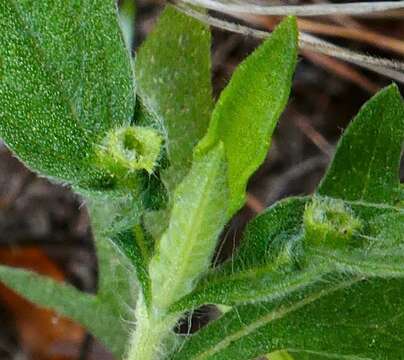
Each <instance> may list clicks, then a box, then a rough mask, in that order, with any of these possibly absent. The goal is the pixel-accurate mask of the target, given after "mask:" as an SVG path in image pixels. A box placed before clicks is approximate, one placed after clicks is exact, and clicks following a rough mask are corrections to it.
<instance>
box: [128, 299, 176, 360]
mask: <svg viewBox="0 0 404 360" xmlns="http://www.w3.org/2000/svg"><path fill="white" fill-rule="evenodd" d="M176 321H177V316H164V315H163V314H159V312H158V311H149V310H148V309H147V308H146V305H145V303H144V300H143V298H140V299H139V301H138V304H137V307H136V328H135V330H134V332H133V334H132V337H131V339H130V343H129V351H128V355H127V357H126V359H127V360H160V359H163V358H164V357H165V355H166V353H167V351H169V350H170V349H168V348H167V346H168V345H167V343H168V341H169V340H170V339H169V338H170V334H172V336H173V335H174V334H173V333H172V327H173V326H174V325H175V323H176ZM167 340H168V341H167Z"/></svg>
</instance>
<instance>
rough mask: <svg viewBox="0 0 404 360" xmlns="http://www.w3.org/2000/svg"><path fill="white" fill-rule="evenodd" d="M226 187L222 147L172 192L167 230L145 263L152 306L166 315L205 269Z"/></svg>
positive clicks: (223, 207)
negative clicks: (148, 264) (148, 276)
mask: <svg viewBox="0 0 404 360" xmlns="http://www.w3.org/2000/svg"><path fill="white" fill-rule="evenodd" d="M226 206H227V185H226V167H225V161H224V151H223V146H222V144H218V146H217V147H215V148H213V149H212V150H211V151H210V152H209V153H207V154H206V155H205V156H204V157H202V158H200V159H197V160H195V161H194V163H193V165H192V168H191V170H190V172H189V174H188V175H187V176H186V177H185V178H184V180H183V181H182V183H181V184H180V185H179V186H178V187H177V189H176V191H175V194H174V199H173V208H172V212H171V218H170V223H169V226H168V229H167V230H166V232H165V233H164V234H163V236H162V238H161V240H160V242H159V244H158V249H157V251H156V254H155V255H154V257H153V258H152V260H151V262H150V267H149V272H150V278H151V283H152V296H153V304H154V305H155V306H156V307H157V308H160V309H162V310H163V311H164V310H166V309H168V307H169V306H170V305H172V303H174V302H175V301H176V300H178V299H180V298H181V297H183V296H184V295H187V294H188V293H189V292H191V291H192V290H193V288H194V286H195V283H196V281H197V280H198V279H199V278H200V276H201V275H202V274H203V273H204V272H205V271H206V270H207V269H208V267H209V264H210V260H211V257H212V255H213V252H214V249H215V246H216V242H217V238H218V235H219V233H220V231H221V230H222V228H223V226H224V224H225V222H226V216H225V211H226Z"/></svg>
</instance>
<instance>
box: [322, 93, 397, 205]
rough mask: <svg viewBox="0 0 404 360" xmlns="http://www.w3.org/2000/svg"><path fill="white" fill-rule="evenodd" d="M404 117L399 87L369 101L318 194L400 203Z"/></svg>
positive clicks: (346, 135)
mask: <svg viewBox="0 0 404 360" xmlns="http://www.w3.org/2000/svg"><path fill="white" fill-rule="evenodd" d="M403 114H404V103H403V100H402V98H401V95H400V93H399V91H398V88H397V86H396V85H391V86H389V87H387V88H385V89H383V90H382V91H380V92H379V93H378V94H377V95H375V96H374V97H373V98H372V99H371V100H370V101H368V102H367V103H366V104H365V105H364V106H363V107H362V109H361V111H360V112H359V114H358V115H357V116H356V118H355V119H354V120H353V123H352V124H351V125H350V126H349V127H348V129H347V130H346V131H345V133H344V136H343V138H342V139H341V141H340V142H339V144H338V147H337V152H336V154H335V157H334V160H333V162H332V164H331V166H330V168H329V170H328V172H327V174H326V176H325V178H324V179H323V181H322V182H321V185H320V187H319V188H318V193H319V194H321V195H326V196H331V197H335V198H341V199H344V200H362V201H367V202H371V203H385V204H390V205H391V204H393V205H394V204H395V203H397V202H398V200H399V191H400V180H399V177H398V171H399V170H398V169H399V164H400V158H401V152H402V147H403V141H404V115H403Z"/></svg>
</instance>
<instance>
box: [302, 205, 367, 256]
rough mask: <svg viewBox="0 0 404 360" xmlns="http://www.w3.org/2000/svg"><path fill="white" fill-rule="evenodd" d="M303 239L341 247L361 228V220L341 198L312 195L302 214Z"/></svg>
mask: <svg viewBox="0 0 404 360" xmlns="http://www.w3.org/2000/svg"><path fill="white" fill-rule="evenodd" d="M303 221H304V228H305V241H306V243H307V244H310V245H315V246H327V247H332V248H342V247H344V246H346V245H348V244H350V243H351V240H352V238H353V236H354V235H355V234H356V233H358V232H359V231H360V230H361V229H362V222H361V221H360V220H359V219H358V218H357V217H355V214H354V213H353V211H352V209H351V208H350V207H349V206H348V205H346V204H345V203H344V202H343V201H342V200H337V199H330V198H318V197H313V200H312V201H311V202H310V203H309V204H308V205H307V206H306V209H305V212H304V216H303Z"/></svg>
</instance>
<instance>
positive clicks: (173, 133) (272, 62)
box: [0, 0, 404, 360]
mask: <svg viewBox="0 0 404 360" xmlns="http://www.w3.org/2000/svg"><path fill="white" fill-rule="evenodd" d="M132 4H133V3H132V2H129V1H128V0H124V1H123V2H122V6H121V10H120V13H119V14H117V9H116V5H115V0H93V1H91V2H88V1H84V0H63V1H62V0H42V1H31V0H20V1H16V0H10V1H3V3H2V6H1V7H0V33H1V36H0V65H1V73H0V136H1V137H2V139H3V140H4V142H5V143H6V144H7V146H8V147H9V148H10V149H11V150H12V151H13V152H14V153H15V155H16V156H18V157H19V159H21V161H23V162H24V163H25V164H26V165H27V166H28V167H30V168H31V169H32V170H34V171H36V172H38V174H40V175H42V176H47V177H48V178H49V179H51V180H52V181H57V182H60V183H63V184H69V185H70V186H71V188H72V189H74V190H75V191H76V192H78V193H79V195H81V196H82V197H83V199H84V201H85V203H86V205H87V207H88V211H89V215H90V219H91V224H92V231H93V234H94V238H95V245H96V250H97V256H98V261H99V278H98V282H99V283H98V291H97V294H84V293H82V292H80V291H78V290H77V289H76V288H74V287H73V286H71V285H68V284H61V283H56V282H54V281H53V280H51V279H48V278H46V277H44V276H39V275H37V274H34V273H32V272H30V271H28V270H22V269H14V268H10V267H7V266H0V280H1V281H2V282H4V283H5V284H6V285H7V286H9V287H11V288H12V289H14V290H15V291H16V292H18V293H19V294H21V295H23V296H25V297H26V298H27V299H29V300H30V301H33V302H35V303H37V304H38V305H40V306H43V307H46V308H52V309H55V310H56V311H58V312H59V313H61V314H63V315H64V316H67V317H70V318H72V319H74V320H75V321H77V322H79V323H81V324H82V325H83V326H84V327H86V328H87V329H88V330H89V331H90V332H91V333H92V334H93V335H94V336H96V337H97V338H98V339H99V340H100V341H101V342H103V344H104V345H105V346H106V347H108V348H109V349H110V350H111V351H112V352H113V354H114V355H115V356H116V358H119V359H126V360H164V359H167V360H168V359H170V360H235V359H237V360H253V359H256V358H261V357H265V358H266V359H268V360H282V359H284V360H301V359H330V358H333V359H358V360H359V359H363V360H365V359H366V360H369V359H372V360H397V359H403V358H404V350H403V349H404V340H403V339H404V336H403V334H404V323H403V321H402V316H401V315H402V313H403V311H404V297H403V293H404V267H403V262H404V251H403V250H404V231H403V223H404V208H403V199H404V188H403V185H402V184H401V183H400V179H399V169H400V159H401V156H402V148H403V142H404V104H403V99H402V97H401V95H400V93H399V90H398V88H397V86H396V85H394V84H393V85H390V86H388V87H386V88H384V89H382V90H381V91H380V92H379V93H377V94H376V95H375V96H374V97H373V98H372V99H370V100H369V101H368V102H367V103H366V104H365V105H364V106H363V107H362V109H361V110H360V111H359V114H358V115H357V117H356V118H355V119H354V120H353V121H352V123H351V124H350V125H349V126H348V128H347V130H346V131H345V133H344V135H343V136H342V138H341V140H340V142H339V144H338V146H337V149H336V153H335V156H334V159H333V160H332V162H331V164H330V166H329V169H328V171H327V173H326V175H325V176H324V178H323V180H322V181H321V183H320V185H319V186H318V188H317V190H316V191H315V194H314V195H312V196H306V197H292V198H288V199H284V200H281V201H279V202H278V203H276V204H274V205H273V206H271V207H269V208H268V209H266V210H265V211H264V212H263V213H262V214H260V215H259V216H257V217H256V218H255V219H253V220H252V221H251V222H250V223H249V224H248V225H247V227H246V230H245V232H244V234H243V236H242V239H241V244H240V246H239V248H238V249H237V250H236V251H235V252H234V254H232V257H231V259H229V260H228V261H225V262H224V263H222V264H219V265H216V266H212V259H213V257H214V253H215V249H216V246H217V244H218V239H219V237H220V234H221V233H222V232H223V230H224V229H225V226H226V223H228V222H229V221H230V220H231V218H232V217H233V215H234V214H235V213H236V212H237V211H238V210H239V209H240V208H241V207H243V205H244V203H245V201H246V187H247V183H248V181H249V179H250V177H251V176H252V175H253V173H254V172H255V171H256V170H257V168H258V167H259V166H260V164H261V163H262V162H263V161H264V158H265V156H266V154H267V152H268V150H269V147H270V144H271V137H272V134H273V131H274V129H275V126H276V124H277V121H278V119H279V117H280V115H281V113H282V112H283V110H284V108H285V107H286V105H287V101H288V97H289V94H290V91H291V86H292V78H293V73H294V70H295V66H296V63H297V54H298V30H297V25H296V19H295V18H293V17H287V18H285V19H284V20H283V21H282V22H281V23H280V24H279V26H278V27H277V28H276V29H275V30H274V32H273V33H272V35H271V36H269V37H268V38H267V39H266V40H265V41H264V42H263V43H262V44H261V45H260V46H259V47H258V48H257V49H256V50H255V51H254V52H253V53H252V54H251V55H250V56H248V57H247V58H246V59H245V60H244V61H243V62H242V63H241V64H240V65H239V66H238V67H237V68H236V70H235V72H234V74H233V77H232V79H231V80H230V82H229V84H228V85H227V86H226V87H225V89H224V90H223V92H222V93H221V95H220V96H219V99H218V101H217V102H216V103H215V102H214V101H213V98H212V86H211V81H210V75H211V74H210V72H211V63H210V55H211V54H210V46H211V35H210V29H209V27H207V26H206V25H205V24H203V23H200V22H198V21H197V20H195V19H193V18H191V17H188V16H186V15H184V14H183V13H181V12H179V11H178V10H177V9H176V8H175V7H173V6H167V7H166V9H165V10H164V11H163V13H162V15H161V17H160V20H159V21H158V22H157V24H156V26H155V28H154V30H153V32H152V33H151V34H150V36H149V37H148V38H147V39H146V40H145V42H144V43H143V44H142V45H141V47H140V48H139V49H138V50H137V53H136V56H135V57H134V58H132V57H131V51H128V50H131V49H130V47H131V44H132V41H133V28H132V25H133V24H132V21H131V20H132V16H133V15H134V8H133V6H132ZM117 15H118V16H117ZM208 304H210V305H214V306H216V307H217V309H218V310H219V311H220V314H221V315H220V316H219V317H218V318H217V319H216V320H215V321H211V322H210V323H209V324H208V325H207V326H205V327H203V328H202V329H200V330H199V331H198V332H196V333H195V334H193V335H189V334H184V335H182V336H179V335H178V334H177V333H176V332H175V330H174V329H175V328H176V326H177V325H178V322H179V321H181V320H182V319H184V317H185V316H186V314H189V313H192V312H193V311H194V310H197V309H198V308H199V307H201V306H203V305H208Z"/></svg>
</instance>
